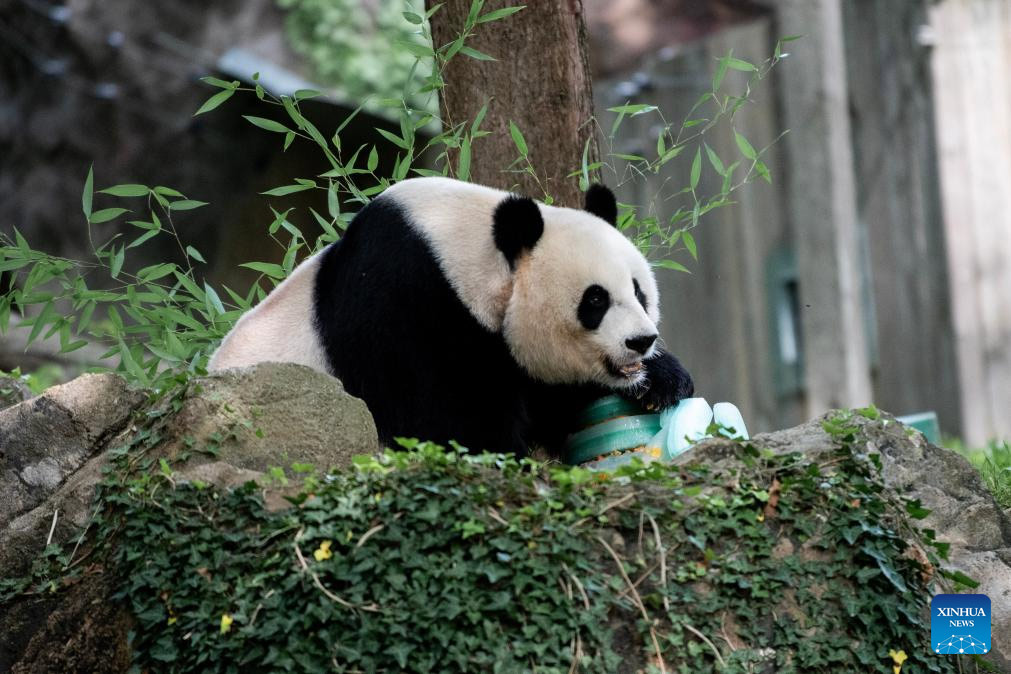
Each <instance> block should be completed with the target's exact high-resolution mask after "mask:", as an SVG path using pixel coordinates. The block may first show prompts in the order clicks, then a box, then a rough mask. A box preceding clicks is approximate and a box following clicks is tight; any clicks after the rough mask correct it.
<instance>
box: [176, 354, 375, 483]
mask: <svg viewBox="0 0 1011 674" xmlns="http://www.w3.org/2000/svg"><path fill="white" fill-rule="evenodd" d="M190 388H191V393H190V395H189V396H188V397H187V399H186V401H185V402H184V403H183V406H182V408H181V409H180V410H179V412H178V414H176V415H175V419H174V422H173V424H172V427H173V430H172V431H171V433H172V434H174V436H175V439H174V440H173V441H171V442H170V443H169V445H170V450H169V451H170V453H177V452H179V451H181V450H182V449H184V447H185V446H187V445H188V446H191V447H195V448H200V447H202V446H203V447H206V446H212V447H219V448H218V449H217V450H216V451H215V457H214V459H215V460H216V461H221V462H224V463H227V464H230V465H232V466H235V467H237V468H243V469H247V470H252V471H258V472H261V473H262V472H265V471H267V470H268V469H270V468H272V467H281V468H284V469H289V468H290V466H291V464H292V463H294V462H298V463H308V464H312V465H313V466H314V467H316V468H317V469H319V470H320V471H326V470H329V469H331V468H343V467H346V466H349V465H350V464H351V457H352V456H354V455H356V454H375V453H376V452H377V451H378V449H379V440H378V434H377V432H376V425H375V422H374V421H373V420H372V415H371V414H370V413H369V410H368V407H366V406H365V403H364V402H362V401H361V400H360V399H358V398H355V397H354V396H352V395H350V394H349V393H347V392H346V391H345V390H344V386H343V385H342V384H341V383H340V380H338V379H336V378H334V377H331V376H329V375H326V374H322V373H320V372H317V371H315V370H312V369H310V368H308V367H304V366H302V365H295V364H293V363H260V364H258V365H253V366H251V367H246V368H236V369H232V370H224V371H222V372H217V373H212V374H210V375H208V376H207V377H201V378H199V379H197V380H195V381H194V382H193V384H192V385H191V387H190ZM196 460H197V461H198V462H199V461H200V459H199V458H197V459H196ZM289 474H290V473H289Z"/></svg>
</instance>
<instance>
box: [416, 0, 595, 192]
mask: <svg viewBox="0 0 1011 674" xmlns="http://www.w3.org/2000/svg"><path fill="white" fill-rule="evenodd" d="M426 4H427V5H429V6H430V5H431V4H432V0H427V2H426ZM519 4H521V3H520V2H517V1H516V0H488V2H486V3H485V5H484V9H483V10H482V14H486V13H488V12H490V11H493V10H495V9H499V8H502V7H510V6H516V5H519ZM525 4H526V9H524V10H522V11H520V12H519V13H517V14H514V15H512V16H509V17H507V18H505V19H502V20H499V21H494V22H491V23H485V24H478V25H477V26H476V27H475V29H474V30H473V36H472V37H470V38H468V40H467V43H466V44H467V46H469V47H472V48H473V49H477V50H478V51H481V52H484V53H486V54H489V55H491V56H493V57H495V58H496V59H497V60H496V61H482V60H477V59H474V58H471V57H469V56H467V55H465V54H457V55H456V56H455V57H454V58H453V59H452V60H451V61H450V62H449V64H448V66H447V67H446V70H445V72H444V73H443V76H444V78H445V81H446V86H445V88H444V89H443V91H442V98H441V100H440V109H441V112H442V116H443V121H444V122H445V124H446V125H447V126H451V125H453V124H459V123H460V122H466V121H469V120H473V119H474V117H475V116H476V115H477V113H478V111H479V110H480V109H481V106H482V105H484V104H485V102H488V113H487V116H486V117H485V121H484V122H483V123H482V125H481V128H482V129H485V130H487V131H490V132H491V135H489V136H485V137H484V138H480V139H478V140H476V141H475V143H474V149H473V153H474V154H473V156H474V161H473V162H472V164H471V176H470V179H471V180H472V181H473V182H476V183H482V184H484V185H491V186H493V187H498V188H501V189H510V190H515V191H516V192H519V193H522V194H525V195H528V196H531V197H535V198H539V199H543V198H544V197H545V196H546V195H550V196H551V197H553V198H554V201H555V203H557V204H559V205H564V206H572V207H576V206H581V205H582V200H583V198H582V194H581V192H580V190H579V182H578V178H577V177H572V178H567V177H566V176H567V175H568V174H569V173H572V172H573V171H575V170H577V169H578V168H579V167H580V163H581V160H582V156H583V149H584V147H585V145H586V142H587V139H589V138H591V137H592V134H593V125H592V123H590V118H591V117H592V116H593V96H592V91H591V87H590V70H589V64H588V60H587V54H586V24H585V22H584V20H583V3H582V0H537V1H536V2H532V1H531V0H526V3H525ZM470 6H471V0H448V1H447V2H446V3H445V5H444V6H443V7H442V8H441V9H439V11H437V12H436V13H435V14H434V15H433V16H432V19H431V24H432V37H433V42H434V43H435V45H436V48H438V47H439V46H441V45H444V44H447V43H449V42H452V41H453V40H455V39H456V38H457V36H459V35H460V33H461V32H462V31H463V28H464V22H465V20H466V17H467V13H468V11H469V10H470ZM510 120H511V121H513V122H515V124H516V126H517V127H519V129H520V131H521V132H522V134H523V136H524V139H525V140H526V145H527V148H528V151H529V158H530V162H531V164H532V165H533V168H534V170H535V171H536V177H534V176H532V175H529V174H524V173H519V172H514V171H509V170H507V167H508V166H509V165H510V163H511V162H512V161H513V159H515V158H516V157H518V156H519V151H518V150H517V148H516V145H515V143H514V142H513V139H512V137H511V135H510V133H509V122H510ZM596 158H597V152H596V145H595V143H594V142H592V141H591V143H590V148H589V154H588V157H587V162H588V163H592V162H594V161H596ZM453 165H454V167H455V166H456V163H455V162H454V164H453ZM523 166H525V164H522V163H521V164H518V165H517V166H516V167H514V170H515V169H520V170H521V169H522V168H523Z"/></svg>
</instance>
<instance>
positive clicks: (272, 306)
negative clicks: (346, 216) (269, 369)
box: [207, 252, 329, 373]
mask: <svg viewBox="0 0 1011 674" xmlns="http://www.w3.org/2000/svg"><path fill="white" fill-rule="evenodd" d="M321 258H322V252H320V253H317V254H316V255H313V256H312V257H310V258H309V259H307V260H305V261H304V262H303V263H302V264H300V265H299V266H298V267H296V268H295V270H294V271H293V272H292V273H291V275H290V276H289V277H288V278H287V279H285V280H284V281H283V282H281V284H280V285H278V286H277V287H276V288H274V290H273V291H271V293H270V294H269V295H267V297H266V298H264V300H263V301H262V302H260V303H259V304H257V305H256V306H255V307H253V308H252V309H250V310H249V311H247V312H246V313H245V314H243V316H242V317H241V318H240V319H239V320H238V322H237V323H236V324H235V326H234V327H233V328H232V330H231V332H229V333H228V335H227V336H226V337H225V339H224V341H223V342H222V343H221V346H220V347H218V350H217V351H215V352H214V355H213V356H211V360H210V362H209V363H208V365H207V368H208V369H209V370H212V371H213V370H224V369H226V368H230V367H245V366H247V365H254V364H256V363H263V362H279V363H298V364H299V365H306V366H308V367H311V368H313V369H314V370H319V371H320V372H327V373H329V367H328V366H327V359H326V353H325V352H324V350H323V346H322V344H321V343H320V338H319V333H318V331H317V329H316V321H315V317H314V315H313V314H314V302H313V288H314V286H315V282H316V273H317V271H318V270H319V263H320V259H321Z"/></svg>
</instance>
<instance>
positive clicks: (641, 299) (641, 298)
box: [632, 279, 647, 309]
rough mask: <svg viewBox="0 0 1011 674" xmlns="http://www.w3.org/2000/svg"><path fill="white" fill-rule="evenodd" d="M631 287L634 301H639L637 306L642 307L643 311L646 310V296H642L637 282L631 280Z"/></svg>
mask: <svg viewBox="0 0 1011 674" xmlns="http://www.w3.org/2000/svg"><path fill="white" fill-rule="evenodd" d="M632 287H633V288H635V299H637V300H639V304H641V305H642V308H643V309H646V308H647V307H646V295H644V294H643V292H642V288H640V287H639V282H638V281H636V280H635V279H632Z"/></svg>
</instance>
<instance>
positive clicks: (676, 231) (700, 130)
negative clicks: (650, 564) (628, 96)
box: [572, 36, 799, 272]
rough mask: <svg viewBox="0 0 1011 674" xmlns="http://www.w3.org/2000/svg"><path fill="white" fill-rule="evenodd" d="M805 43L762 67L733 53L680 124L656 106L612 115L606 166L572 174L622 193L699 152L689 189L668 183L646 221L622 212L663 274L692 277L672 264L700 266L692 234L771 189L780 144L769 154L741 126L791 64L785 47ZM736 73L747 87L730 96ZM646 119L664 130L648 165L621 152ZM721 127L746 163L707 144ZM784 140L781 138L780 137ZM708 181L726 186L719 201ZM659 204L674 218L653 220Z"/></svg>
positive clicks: (776, 53)
mask: <svg viewBox="0 0 1011 674" xmlns="http://www.w3.org/2000/svg"><path fill="white" fill-rule="evenodd" d="M798 37H799V36H788V37H784V38H782V39H781V40H779V41H778V42H777V43H776V45H775V48H774V50H773V55H772V56H771V57H769V58H768V59H766V60H765V61H763V62H762V63H750V62H748V61H745V60H743V59H740V58H735V57H734V55H733V50H731V51H729V52H727V54H726V55H724V56H723V57H721V58H720V59H718V60H717V65H716V70H715V72H714V73H713V77H712V82H711V87H710V90H709V91H707V92H705V93H703V94H702V95H701V96H699V98H698V99H697V100H696V101H695V103H694V105H692V107H691V109H690V110H689V111H688V113H687V114H686V115H685V117H684V118H683V119H682V120H681V122H680V123H672V122H671V121H669V120H668V119H667V118H666V117H665V116H664V114H663V111H662V110H660V109H659V108H658V107H657V106H655V105H649V104H645V103H627V104H625V105H619V106H616V107H612V108H608V111H609V112H612V113H615V117H614V121H613V122H612V123H611V127H610V131H609V132H607V133H606V134H604V131H603V128H602V127H601V129H600V131H601V134H604V138H605V143H606V146H607V148H608V149H607V151H606V153H604V157H603V159H602V160H601V161H600V162H597V163H594V164H591V165H587V164H586V160H585V157H584V160H583V166H582V167H581V169H580V171H578V172H574V173H573V174H572V175H577V173H581V175H580V184H581V186H583V189H585V188H586V185H587V184H588V183H589V179H590V175H591V174H592V173H594V172H599V175H602V176H603V178H604V180H605V181H606V182H609V183H613V184H616V185H617V186H619V187H620V186H621V185H624V184H625V183H627V182H630V181H636V180H641V179H644V178H645V177H647V176H649V175H664V174H665V171H669V169H670V166H669V165H670V164H671V162H673V161H674V159H676V158H677V157H679V156H681V155H682V154H684V153H685V151H686V150H689V151H690V150H692V149H694V152H689V153H688V154H687V156H690V157H691V158H692V159H691V163H690V168H689V172H688V185H686V186H683V187H680V188H678V187H677V185H678V183H676V182H675V183H673V184H671V183H669V182H668V181H664V182H663V184H662V185H661V187H660V188H659V191H658V192H657V193H656V194H654V195H653V196H652V200H651V203H652V205H651V207H650V209H649V210H650V211H651V212H648V213H646V214H645V215H640V214H639V212H638V211H639V209H637V208H636V207H635V206H633V205H630V204H623V205H622V208H621V213H620V214H619V227H620V228H621V229H623V230H626V231H627V233H628V234H629V235H630V236H632V238H633V240H634V241H635V242H636V244H637V245H638V246H639V247H640V249H641V250H643V252H645V253H647V254H649V255H651V256H653V257H655V258H660V259H659V260H657V261H656V262H654V264H655V265H656V266H658V267H660V268H664V269H672V270H674V271H683V272H687V271H688V269H687V268H686V267H685V266H684V265H682V264H680V263H678V262H675V261H673V260H670V259H669V257H670V256H672V255H675V254H677V253H679V252H681V251H684V252H687V253H688V254H689V255H690V256H691V258H692V259H693V260H694V261H696V262H697V261H698V249H697V246H696V244H695V239H694V237H693V236H692V234H691V230H693V229H694V228H696V227H697V226H698V225H699V220H700V218H701V217H702V216H704V215H705V214H706V213H709V212H710V211H712V210H714V209H717V208H720V207H722V206H726V205H728V204H731V203H733V201H732V198H731V197H732V194H733V193H734V192H735V191H736V190H738V189H740V188H741V187H743V186H744V185H747V184H748V183H750V182H752V181H753V180H755V179H756V178H761V179H762V180H765V181H766V182H769V183H771V182H772V176H771V174H770V172H769V167H768V166H767V165H766V163H765V161H764V160H763V157H765V155H766V154H767V153H768V151H769V149H770V148H771V147H772V145H774V144H775V142H776V141H778V140H779V138H776V139H775V140H773V141H772V143H770V144H769V145H767V146H764V147H762V148H760V149H756V148H755V147H754V146H753V145H752V144H751V142H750V141H749V140H748V139H747V138H745V137H744V135H743V134H741V133H740V132H739V131H738V130H737V129H736V127H735V125H734V120H735V118H736V116H737V115H738V113H740V112H741V110H742V109H743V108H744V106H745V105H746V104H747V103H748V102H750V97H751V93H752V90H753V89H754V87H755V86H757V85H758V83H759V82H761V81H762V80H764V79H765V78H766V77H767V76H768V75H769V73H770V72H771V71H772V69H773V68H775V67H776V65H777V64H778V63H779V62H780V61H781V60H782V59H783V58H784V57H785V56H787V54H784V53H783V51H782V47H783V45H784V44H785V43H787V42H790V41H792V40H796V39H798ZM732 71H739V72H740V73H742V77H743V78H744V80H743V85H742V86H741V88H740V89H739V90H738V91H736V92H731V91H727V89H728V88H729V86H728V80H727V74H728V73H729V72H732ZM639 115H650V116H653V117H655V118H656V119H657V120H658V122H659V124H660V126H661V130H660V133H659V134H658V135H657V141H656V154H655V156H652V157H646V156H641V155H632V154H627V153H623V152H617V151H615V147H616V145H617V144H618V143H617V140H618V130H619V128H620V127H621V125H622V123H623V122H624V121H625V120H626V119H628V118H630V117H637V116H639ZM721 125H729V126H730V128H731V130H732V132H733V136H734V139H735V142H736V145H737V149H738V152H739V153H740V156H737V157H729V158H721V157H720V156H719V155H718V154H717V153H716V152H715V151H714V150H713V148H712V147H711V146H710V145H709V144H708V143H707V142H706V140H705V139H706V138H707V134H709V136H708V137H709V138H710V139H711V137H712V133H713V130H714V129H716V128H717V127H720V126H721ZM784 133H785V132H784ZM782 135H783V134H780V137H782ZM703 159H705V161H703ZM705 174H711V178H712V179H713V180H715V181H716V182H717V183H718V184H719V185H720V187H719V189H718V191H716V192H714V193H713V194H705V193H703V191H702V190H701V185H702V178H703V176H704V175H705ZM658 203H662V204H668V203H673V204H674V206H673V208H674V212H673V213H672V214H670V215H669V216H665V217H664V218H662V219H661V217H660V216H659V214H657V213H655V212H652V209H653V207H654V206H655V204H658ZM665 208H667V207H666V206H665Z"/></svg>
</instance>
